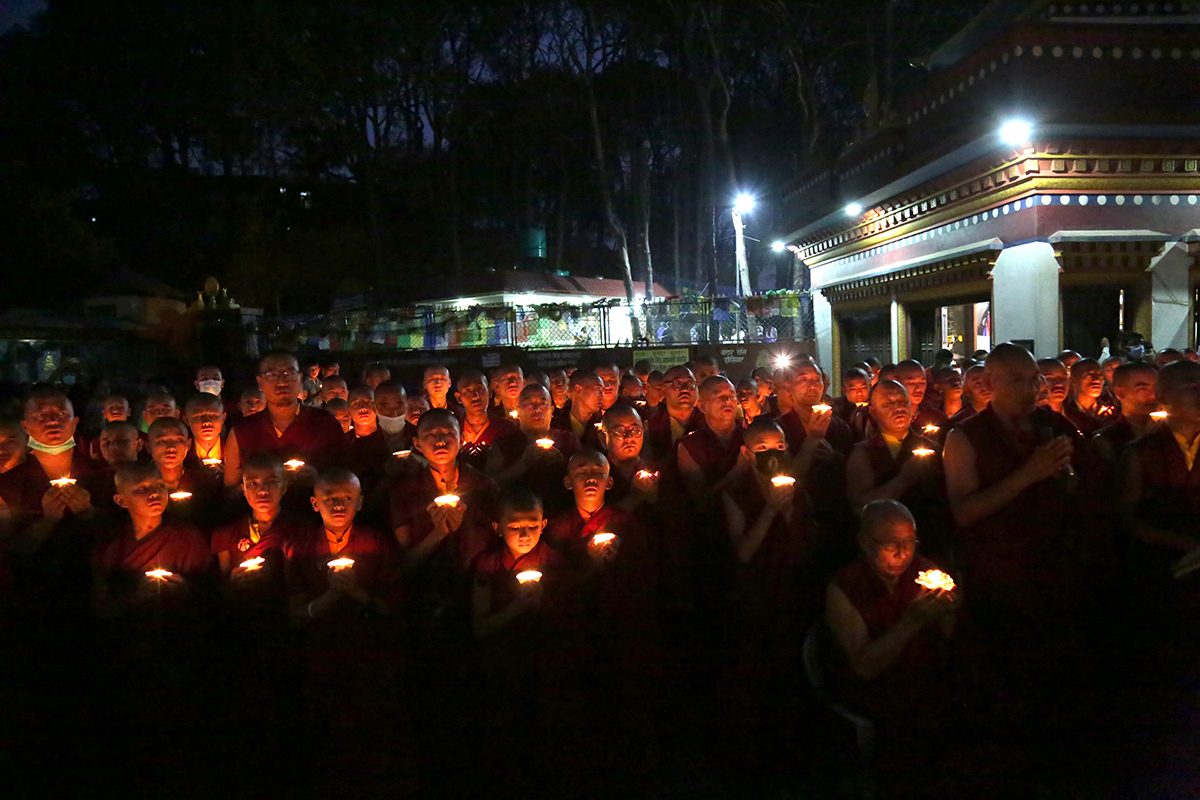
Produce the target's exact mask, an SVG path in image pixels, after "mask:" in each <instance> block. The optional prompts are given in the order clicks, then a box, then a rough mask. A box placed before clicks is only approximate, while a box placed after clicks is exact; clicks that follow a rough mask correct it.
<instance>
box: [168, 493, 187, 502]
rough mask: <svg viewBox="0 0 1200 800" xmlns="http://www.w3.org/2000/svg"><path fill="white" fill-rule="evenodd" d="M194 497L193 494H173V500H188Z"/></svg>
mask: <svg viewBox="0 0 1200 800" xmlns="http://www.w3.org/2000/svg"><path fill="white" fill-rule="evenodd" d="M191 496H192V493H191V492H171V495H170V497H171V499H172V500H187V499H189V498H190V497H191Z"/></svg>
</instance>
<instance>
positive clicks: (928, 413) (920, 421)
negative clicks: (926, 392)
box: [909, 403, 950, 439]
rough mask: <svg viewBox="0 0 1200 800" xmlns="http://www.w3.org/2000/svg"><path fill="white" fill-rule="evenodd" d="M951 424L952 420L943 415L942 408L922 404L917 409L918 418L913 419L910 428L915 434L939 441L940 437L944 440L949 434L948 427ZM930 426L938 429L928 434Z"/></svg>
mask: <svg viewBox="0 0 1200 800" xmlns="http://www.w3.org/2000/svg"><path fill="white" fill-rule="evenodd" d="M949 422H950V418H949V417H947V416H946V415H945V414H944V413H942V410H941V409H940V408H937V407H936V406H932V405H927V404H926V403H921V405H920V406H918V407H917V413H916V416H914V417H913V421H912V424H911V425H910V426H909V427H910V428H911V429H912V431H913V433H917V434H920V435H921V436H928V437H929V438H931V439H937V438H938V437H941V438H942V439H944V438H945V436H946V433H947V431H946V427H947V425H948V423H949ZM930 425H933V426H934V427H936V428H937V430H936V431H933V430H930V431H929V432H926V431H925V429H926V428H927V427H928V426H930Z"/></svg>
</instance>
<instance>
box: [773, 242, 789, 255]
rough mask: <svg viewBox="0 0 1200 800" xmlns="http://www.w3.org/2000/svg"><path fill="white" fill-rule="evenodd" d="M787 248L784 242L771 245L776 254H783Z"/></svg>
mask: <svg viewBox="0 0 1200 800" xmlns="http://www.w3.org/2000/svg"><path fill="white" fill-rule="evenodd" d="M786 247H787V245H785V244H784V243H783V242H778V241H777V242H772V244H771V249H772V250H774V251H775V252H776V253H782V252H783V250H784V248H786Z"/></svg>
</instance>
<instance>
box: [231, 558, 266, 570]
mask: <svg viewBox="0 0 1200 800" xmlns="http://www.w3.org/2000/svg"><path fill="white" fill-rule="evenodd" d="M264 563H266V559H265V558H263V557H262V556H259V557H258V558H251V559H247V560H246V561H243V562H242V563H241V564H238V566H239V567H241V568H242V569H244V570H246V571H247V572H253V571H254V570H256V569H262V565H263V564H264Z"/></svg>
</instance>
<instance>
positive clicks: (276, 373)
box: [258, 369, 300, 381]
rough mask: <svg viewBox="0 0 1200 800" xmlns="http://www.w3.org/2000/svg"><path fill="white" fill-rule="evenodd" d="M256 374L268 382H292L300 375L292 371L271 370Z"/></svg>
mask: <svg viewBox="0 0 1200 800" xmlns="http://www.w3.org/2000/svg"><path fill="white" fill-rule="evenodd" d="M258 374H259V375H261V376H262V377H264V378H266V379H267V380H269V381H294V380H296V378H299V377H300V373H299V372H297V371H296V370H294V369H272V370H268V371H267V372H260V373H258Z"/></svg>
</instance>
